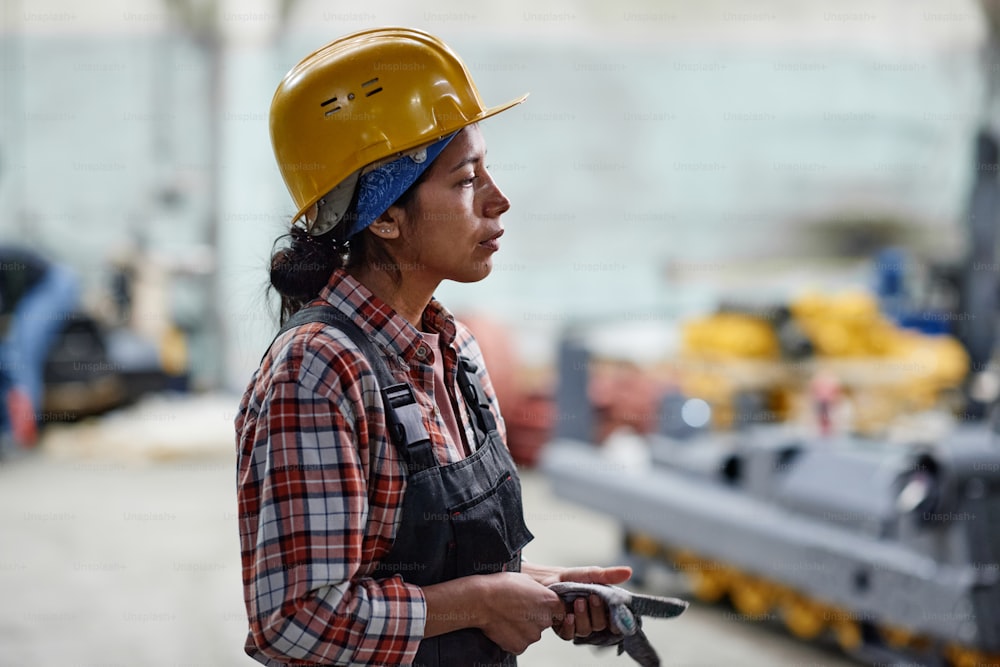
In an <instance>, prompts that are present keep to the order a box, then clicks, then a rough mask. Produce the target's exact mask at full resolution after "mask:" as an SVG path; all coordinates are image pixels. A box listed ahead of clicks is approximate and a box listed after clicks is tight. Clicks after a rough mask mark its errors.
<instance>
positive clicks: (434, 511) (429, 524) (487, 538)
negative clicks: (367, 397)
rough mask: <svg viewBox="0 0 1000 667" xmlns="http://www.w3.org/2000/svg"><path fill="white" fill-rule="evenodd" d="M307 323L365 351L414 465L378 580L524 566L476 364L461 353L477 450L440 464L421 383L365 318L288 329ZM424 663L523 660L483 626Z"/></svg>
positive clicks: (520, 530)
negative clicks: (393, 364) (393, 360)
mask: <svg viewBox="0 0 1000 667" xmlns="http://www.w3.org/2000/svg"><path fill="white" fill-rule="evenodd" d="M306 322H323V323H325V324H329V325H331V326H334V327H337V328H338V329H340V330H341V331H343V332H344V333H345V334H347V335H348V336H350V338H351V340H353V341H354V343H355V344H356V345H357V346H358V347H359V348H360V350H361V352H362V354H364V355H365V357H366V358H367V359H368V361H369V363H370V364H371V365H372V368H373V369H374V370H375V374H376V377H377V378H378V381H379V387H380V388H381V391H382V396H383V401H384V403H385V409H386V426H387V429H388V430H389V433H390V437H391V439H392V442H393V444H394V445H395V446H396V448H397V450H398V451H399V453H400V456H401V457H402V460H403V461H404V462H405V464H406V466H407V471H408V473H407V478H406V493H405V495H404V497H403V507H402V519H401V521H400V522H399V528H398V530H397V533H396V539H395V541H394V543H393V545H392V548H391V549H390V551H389V553H388V554H386V556H385V558H383V559H382V561H381V562H380V563H379V564H378V566H377V568H376V572H375V576H376V577H382V576H389V575H392V574H399V575H400V576H401V577H402V578H403V580H404V581H406V582H408V583H412V584H415V585H418V586H428V585H430V584H436V583H440V582H442V581H448V580H450V579H455V578H457V577H464V576H467V575H472V574H489V573H494V572H501V571H510V572H518V571H520V569H521V549H522V548H523V547H524V546H525V545H526V544H527V543H528V542H529V541H530V540H531V539H532V535H531V533H530V532H529V531H528V529H527V527H526V526H525V524H524V514H523V510H522V506H521V483H520V480H519V479H518V476H517V470H516V467H515V465H514V462H513V460H512V459H511V457H510V454H509V453H508V452H507V448H506V447H505V446H504V444H503V442H502V441H501V439H500V436H499V433H498V431H497V426H496V422H495V420H494V418H493V413H492V412H490V410H489V404H488V400H487V398H486V395H485V394H484V393H483V389H482V386H481V385H480V383H479V378H478V377H477V375H476V373H475V371H476V368H475V366H474V365H473V364H472V363H471V362H469V361H468V360H467V359H465V358H464V357H463V358H461V359H460V363H459V369H458V382H459V388H460V389H461V392H462V396H463V398H464V399H465V402H466V405H467V406H468V408H469V414H470V415H471V416H472V418H473V427H474V429H475V433H476V442H475V443H474V447H473V449H474V451H473V453H472V454H471V455H470V456H468V457H467V458H465V459H463V460H461V461H457V462H455V463H452V464H449V465H444V466H442V465H439V464H438V462H437V460H436V459H435V457H434V454H433V449H432V446H431V442H430V438H429V436H428V435H427V431H426V429H425V428H424V426H423V419H422V417H421V414H420V407H419V406H418V405H417V403H416V400H415V398H414V396H413V390H412V388H411V387H410V386H409V385H408V384H405V383H397V382H396V381H395V380H394V379H393V377H392V375H391V374H390V372H389V369H388V367H387V366H386V363H385V360H384V358H383V357H382V355H381V354H380V353H379V352H378V351H377V350H376V349H375V346H374V344H373V343H372V342H371V340H370V339H369V338H368V337H367V336H366V335H365V334H364V332H362V331H361V330H360V329H359V328H358V327H357V325H355V324H354V323H353V322H351V321H350V320H348V319H347V317H346V316H345V315H344V314H343V313H341V312H340V311H338V310H336V309H334V308H332V307H310V308H305V309H303V310H301V311H299V312H298V313H296V314H295V315H293V316H292V317H291V318H289V320H288V322H286V323H285V325H284V327H282V331H286V330H288V329H290V328H292V327H295V326H298V325H300V324H304V323H306ZM412 664H413V665H414V666H415V667H472V666H475V667H487V666H490V667H494V666H500V665H502V666H504V667H507V666H511V665H516V664H517V661H516V659H515V657H514V656H513V655H512V654H510V653H507V652H506V651H504V650H502V649H501V648H500V647H499V646H497V645H496V644H495V643H493V642H492V641H490V640H489V639H488V638H487V637H486V635H484V634H483V633H482V631H480V630H477V629H473V628H467V629H463V630H458V631H456V632H451V633H448V634H446V635H441V636H439V637H431V638H428V639H424V640H423V641H422V642H420V648H419V650H418V651H417V656H416V659H415V660H414V662H413V663H412Z"/></svg>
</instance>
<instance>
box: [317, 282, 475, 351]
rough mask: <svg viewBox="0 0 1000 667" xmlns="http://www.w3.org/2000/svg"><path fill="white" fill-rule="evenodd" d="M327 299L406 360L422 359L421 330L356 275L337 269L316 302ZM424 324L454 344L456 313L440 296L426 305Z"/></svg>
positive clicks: (375, 341) (375, 340)
mask: <svg viewBox="0 0 1000 667" xmlns="http://www.w3.org/2000/svg"><path fill="white" fill-rule="evenodd" d="M322 302H326V303H328V304H329V305H331V306H333V307H334V308H336V309H337V310H338V311H340V312H341V313H343V314H344V315H345V316H347V317H349V318H350V319H351V321H352V322H354V323H355V324H357V325H358V326H359V327H361V330H362V331H364V332H365V333H366V334H368V336H369V337H370V338H371V339H372V341H373V342H374V343H375V344H376V345H379V346H380V347H382V348H384V349H385V350H386V351H388V352H389V353H391V354H393V355H395V356H400V357H402V358H403V359H404V360H405V361H406V362H410V361H411V360H413V359H420V357H418V355H417V349H418V348H419V347H420V346H421V344H422V343H423V341H422V339H421V338H420V332H419V331H417V329H416V327H414V326H413V325H412V324H410V323H409V322H408V321H407V320H406V318H404V317H403V316H402V315H400V314H399V313H397V312H396V311H395V310H393V308H392V307H391V306H390V305H389V304H387V303H386V302H385V301H383V300H381V299H379V298H378V297H377V296H375V295H374V294H372V293H371V291H370V290H369V289H368V288H367V287H365V286H364V285H363V284H361V283H360V282H358V281H357V280H356V279H355V278H354V276H352V275H350V274H349V273H347V272H346V271H344V270H343V269H336V270H335V271H334V272H333V273H332V274H331V276H330V280H329V281H328V282H327V284H326V287H324V288H323V290H322V291H321V292H320V294H319V297H318V298H317V299H316V300H315V301H313V302H312V304H313V305H316V304H319V303H322ZM422 326H423V327H424V328H426V329H428V330H429V331H433V332H435V333H438V334H440V335H441V344H442V346H448V347H451V346H452V344H453V343H454V341H455V336H456V334H457V330H456V326H455V318H454V316H453V315H452V314H451V313H450V312H449V311H448V309H447V308H445V307H444V306H443V305H442V304H441V303H440V302H439V301H438V300H437V299H434V298H431V300H430V302H429V303H428V304H427V307H426V308H425V309H424V313H423V322H422Z"/></svg>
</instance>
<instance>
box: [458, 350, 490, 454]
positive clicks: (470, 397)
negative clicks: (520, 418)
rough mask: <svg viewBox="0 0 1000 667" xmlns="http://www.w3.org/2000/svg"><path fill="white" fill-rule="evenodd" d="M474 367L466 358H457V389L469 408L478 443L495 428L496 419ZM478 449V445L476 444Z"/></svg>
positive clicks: (476, 367)
mask: <svg viewBox="0 0 1000 667" xmlns="http://www.w3.org/2000/svg"><path fill="white" fill-rule="evenodd" d="M477 370H478V366H476V365H475V364H474V363H473V362H472V361H471V360H470V359H469V358H468V357H459V358H458V387H459V389H460V390H461V392H462V396H463V397H464V398H465V404H466V405H468V406H469V409H470V411H471V412H472V413H473V425H474V426H475V427H476V428H475V430H476V436H477V439H479V441H480V442H483V441H484V438H485V436H486V435H487V434H489V432H490V431H495V430H496V428H497V422H496V419H494V418H493V412H491V411H490V400H489V399H488V398H486V392H484V391H483V385H482V384H481V383H480V382H479V376H478V375H476V371H477ZM477 447H478V444H477Z"/></svg>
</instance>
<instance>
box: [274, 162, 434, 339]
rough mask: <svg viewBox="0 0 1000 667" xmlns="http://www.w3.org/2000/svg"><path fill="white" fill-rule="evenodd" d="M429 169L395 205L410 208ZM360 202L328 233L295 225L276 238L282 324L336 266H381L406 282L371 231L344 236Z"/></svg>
mask: <svg viewBox="0 0 1000 667" xmlns="http://www.w3.org/2000/svg"><path fill="white" fill-rule="evenodd" d="M428 171H429V170H426V169H425V170H424V172H423V173H422V174H420V176H419V177H418V178H417V180H416V181H415V182H414V183H413V185H411V186H410V187H409V188H408V189H407V190H406V192H404V193H403V194H402V195H400V197H399V198H398V199H397V200H396V201H395V202H394V203H393V206H402V207H405V208H409V207H410V206H411V204H412V200H413V193H414V191H415V190H416V189H417V186H419V185H420V184H421V183H423V181H424V177H425V176H426V175H427V172H428ZM355 197H357V195H356V194H355ZM356 204H357V200H356V199H355V201H353V202H351V206H350V208H349V210H348V212H347V214H346V215H345V216H344V220H343V221H341V223H340V224H338V225H337V226H336V227H334V228H333V229H331V230H330V231H328V232H327V233H325V234H319V235H317V236H313V235H311V234H309V232H307V231H306V230H305V229H303V228H302V227H299V226H298V225H293V226H292V229H291V231H290V232H289V233H287V234H282V235H281V236H279V237H278V238H277V239H275V242H274V248H275V250H274V251H273V252H272V254H271V271H270V274H271V287H272V288H273V289H274V290H275V291H277V292H278V294H279V295H281V314H280V321H281V323H282V324H284V323H285V321H286V320H287V319H288V318H289V317H291V316H292V315H293V314H295V312H296V311H298V310H299V309H301V308H302V307H303V306H305V305H306V304H307V303H309V302H310V301H312V300H313V299H315V298H316V297H317V296H319V293H320V291H322V289H323V288H324V287H326V284H327V283H328V282H329V280H330V274H332V273H333V272H334V270H336V269H341V268H345V269H346V268H351V267H356V266H366V265H373V266H379V267H380V268H381V269H383V270H385V271H387V272H388V273H389V275H390V276H391V277H392V279H393V281H394V282H395V283H396V284H397V285H398V284H399V283H400V282H402V280H403V276H402V274H401V273H400V271H399V268H398V264H397V262H396V259H395V258H394V257H393V256H392V253H390V252H389V250H388V249H387V248H386V247H385V245H383V243H382V242H381V241H379V240H378V239H376V238H375V237H374V236H372V235H371V234H365V233H364V230H362V231H361V232H358V233H357V234H355V235H354V236H352V237H350V239H344V238H343V234H344V231H343V230H344V229H346V228H348V227H350V226H351V224H353V222H354V219H355V213H354V209H355V206H356ZM286 240H287V243H285V244H283V245H282V247H280V248H279V247H278V246H279V244H282V242H283V241H286ZM345 258H347V263H346V264H345V263H344V259H345Z"/></svg>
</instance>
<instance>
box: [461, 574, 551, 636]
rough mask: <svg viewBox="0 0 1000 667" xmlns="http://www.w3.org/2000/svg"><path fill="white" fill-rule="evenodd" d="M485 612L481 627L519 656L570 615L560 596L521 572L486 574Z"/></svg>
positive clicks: (485, 632) (482, 602)
mask: <svg viewBox="0 0 1000 667" xmlns="http://www.w3.org/2000/svg"><path fill="white" fill-rule="evenodd" d="M483 582H484V583H485V594H484V595H483V597H482V599H481V601H480V603H481V604H482V605H483V607H484V609H483V613H482V615H481V618H480V621H479V622H478V623H477V625H478V627H479V628H480V629H481V630H482V631H483V633H484V634H485V635H486V636H487V637H489V638H490V639H491V640H493V641H494V642H495V643H496V644H498V645H499V646H500V648H502V649H504V650H505V651H509V652H510V653H513V654H515V655H520V654H521V653H524V650H525V649H526V648H528V646H530V645H531V644H534V643H535V642H537V641H538V640H539V639H541V638H542V632H543V631H544V630H545V629H546V628H549V627H554V626H556V625H559V626H561V625H562V624H563V622H564V617H565V615H566V611H565V608H564V606H563V603H562V600H561V599H560V597H559V596H558V595H557V594H556V593H555V592H553V591H552V590H550V589H549V588H548V587H546V586H543V585H542V584H540V583H539V582H538V581H537V580H535V579H534V578H533V577H531V576H528V575H526V574H522V573H519V572H499V573H497V574H491V575H485V576H484V577H483Z"/></svg>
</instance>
